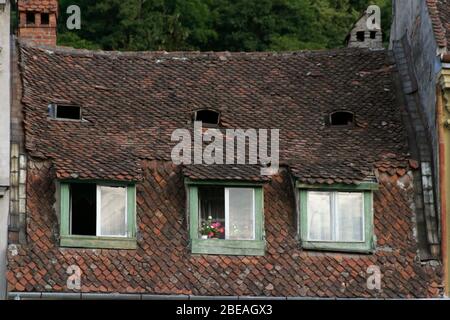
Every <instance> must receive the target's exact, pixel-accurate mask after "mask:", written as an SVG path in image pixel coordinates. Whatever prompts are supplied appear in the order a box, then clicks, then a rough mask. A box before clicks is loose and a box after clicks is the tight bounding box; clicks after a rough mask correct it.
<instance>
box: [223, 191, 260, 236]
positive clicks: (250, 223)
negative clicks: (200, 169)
mask: <svg viewBox="0 0 450 320" xmlns="http://www.w3.org/2000/svg"><path fill="white" fill-rule="evenodd" d="M226 200H227V203H226V207H227V209H228V211H227V218H228V220H227V222H228V224H227V226H226V238H227V239H229V240H254V239H255V217H254V190H253V189H251V188H227V189H226Z"/></svg>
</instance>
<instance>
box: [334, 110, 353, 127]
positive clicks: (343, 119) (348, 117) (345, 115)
mask: <svg viewBox="0 0 450 320" xmlns="http://www.w3.org/2000/svg"><path fill="white" fill-rule="evenodd" d="M354 123H355V115H354V114H353V113H352V112H349V111H336V112H333V113H331V114H330V118H329V125H330V126H353V125H354Z"/></svg>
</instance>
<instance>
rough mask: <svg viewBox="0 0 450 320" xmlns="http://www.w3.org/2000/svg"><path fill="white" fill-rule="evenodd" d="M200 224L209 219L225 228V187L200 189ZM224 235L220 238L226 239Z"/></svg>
mask: <svg viewBox="0 0 450 320" xmlns="http://www.w3.org/2000/svg"><path fill="white" fill-rule="evenodd" d="M198 196H199V209H200V222H201V223H205V222H206V221H208V219H209V217H211V218H212V221H214V222H220V223H221V224H222V226H225V189H224V188H223V187H200V188H199V189H198ZM224 236H225V234H223V235H222V236H221V237H220V238H222V239H223V238H224Z"/></svg>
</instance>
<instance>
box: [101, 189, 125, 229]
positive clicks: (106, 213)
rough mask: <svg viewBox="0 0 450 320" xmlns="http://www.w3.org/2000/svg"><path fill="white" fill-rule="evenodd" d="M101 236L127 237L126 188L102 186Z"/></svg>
mask: <svg viewBox="0 0 450 320" xmlns="http://www.w3.org/2000/svg"><path fill="white" fill-rule="evenodd" d="M99 192H100V201H101V207H100V210H101V212H100V228H101V229H100V235H102V236H126V235H127V227H126V226H127V215H126V201H127V196H126V188H124V187H106V186H100V187H99Z"/></svg>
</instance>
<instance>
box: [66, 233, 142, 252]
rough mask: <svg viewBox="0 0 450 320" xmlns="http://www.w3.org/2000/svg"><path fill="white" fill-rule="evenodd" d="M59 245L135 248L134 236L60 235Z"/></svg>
mask: <svg viewBox="0 0 450 320" xmlns="http://www.w3.org/2000/svg"><path fill="white" fill-rule="evenodd" d="M60 246H61V247H69V248H91V249H125V250H134V249H136V248H137V242H136V238H120V237H93V236H61V241H60Z"/></svg>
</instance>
